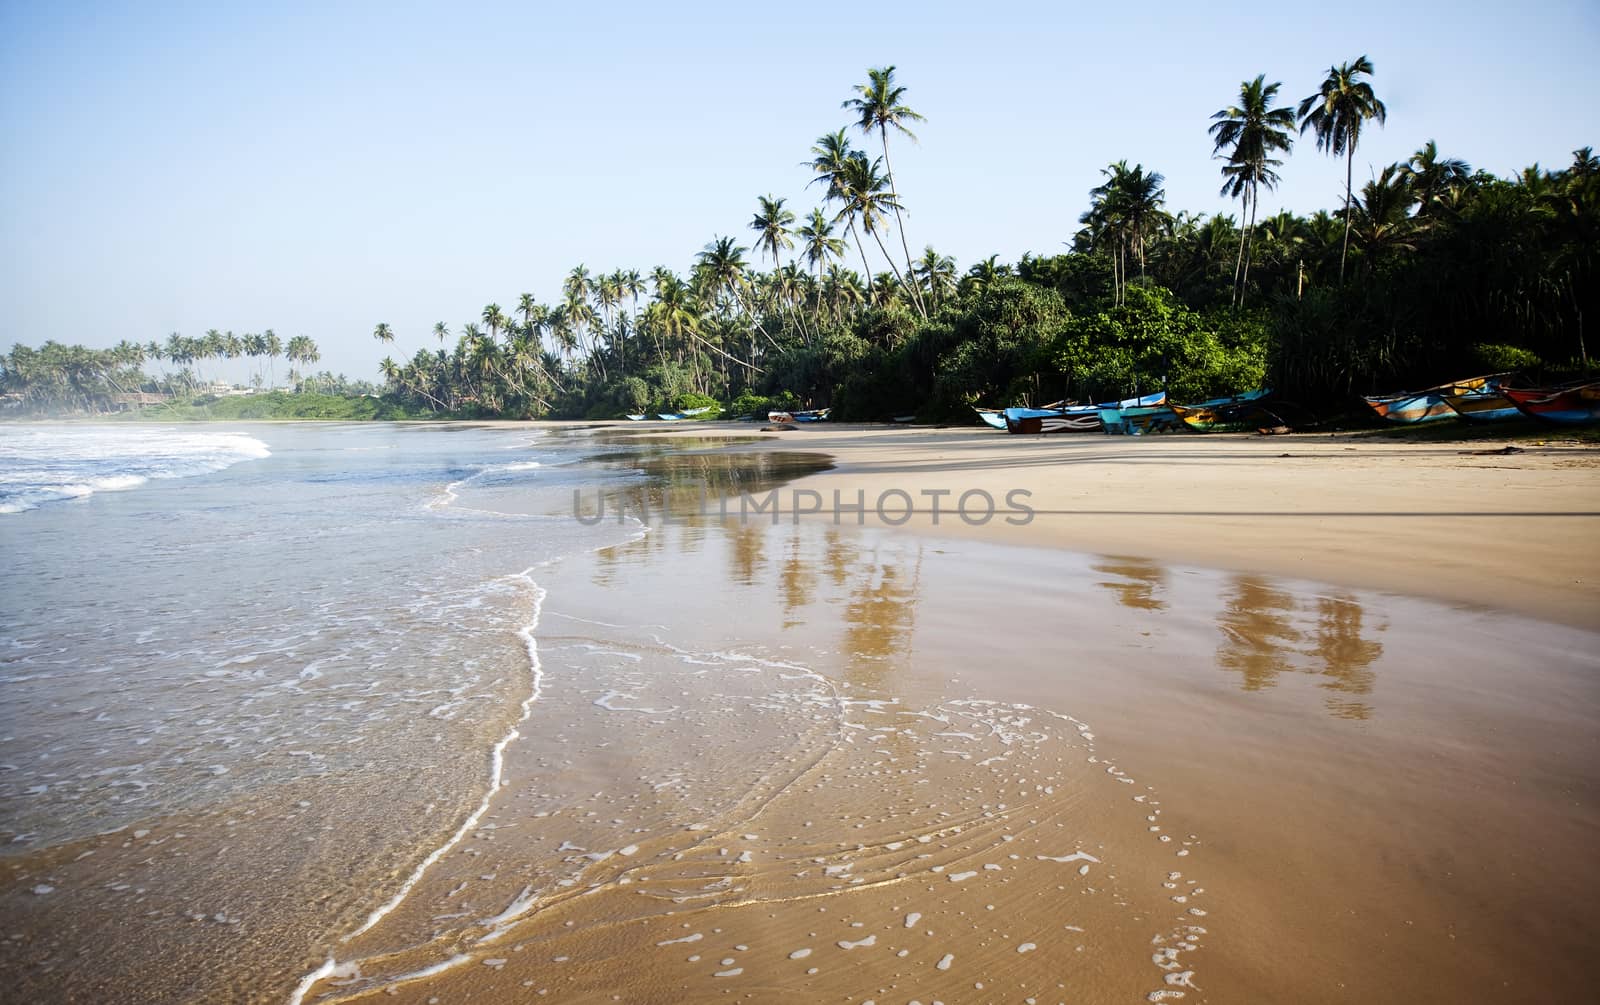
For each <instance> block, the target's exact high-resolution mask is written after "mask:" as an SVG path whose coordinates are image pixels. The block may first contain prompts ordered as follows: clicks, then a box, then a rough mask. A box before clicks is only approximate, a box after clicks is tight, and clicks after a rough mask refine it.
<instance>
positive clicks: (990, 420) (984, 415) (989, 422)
mask: <svg viewBox="0 0 1600 1005" xmlns="http://www.w3.org/2000/svg"><path fill="white" fill-rule="evenodd" d="M973 411H974V412H977V413H978V418H979V419H981V420H983V424H984V425H986V426H992V427H994V428H995V429H1005V428H1006V416H1005V413H1004V412H1002V411H1001V410H1000V409H998V408H974V409H973Z"/></svg>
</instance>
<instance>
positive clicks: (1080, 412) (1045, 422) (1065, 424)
mask: <svg viewBox="0 0 1600 1005" xmlns="http://www.w3.org/2000/svg"><path fill="white" fill-rule="evenodd" d="M1166 403H1167V392H1165V391H1157V392H1156V393H1155V394H1146V395H1144V396H1142V397H1138V398H1125V399H1123V400H1122V401H1110V402H1105V403H1103V404H1099V405H1062V406H1060V407H1058V408H1008V409H1005V411H1004V413H1003V414H1004V415H1005V419H1006V431H1007V432H1010V433H1095V432H1101V431H1103V430H1104V429H1105V424H1104V421H1103V419H1102V415H1103V411H1104V410H1105V409H1122V408H1157V407H1161V406H1164V405H1166Z"/></svg>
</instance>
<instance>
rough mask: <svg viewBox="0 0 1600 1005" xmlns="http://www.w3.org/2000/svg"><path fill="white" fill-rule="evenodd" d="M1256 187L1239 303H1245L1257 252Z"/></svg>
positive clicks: (1253, 195)
mask: <svg viewBox="0 0 1600 1005" xmlns="http://www.w3.org/2000/svg"><path fill="white" fill-rule="evenodd" d="M1257 198H1258V197H1257V195H1256V192H1255V189H1254V187H1252V188H1251V191H1250V225H1249V226H1248V227H1246V228H1245V231H1244V232H1245V234H1246V235H1247V239H1246V241H1245V250H1244V273H1243V274H1242V275H1241V276H1240V277H1239V303H1241V304H1242V303H1244V288H1245V286H1246V284H1248V283H1249V282H1250V258H1251V256H1252V255H1253V254H1254V253H1255V240H1254V238H1253V237H1252V236H1250V235H1253V234H1254V233H1255V229H1256V200H1257Z"/></svg>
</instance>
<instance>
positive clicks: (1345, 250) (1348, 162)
mask: <svg viewBox="0 0 1600 1005" xmlns="http://www.w3.org/2000/svg"><path fill="white" fill-rule="evenodd" d="M1355 159H1356V147H1355V144H1354V143H1352V144H1350V148H1349V150H1347V151H1346V152H1345V157H1344V246H1343V247H1342V248H1340V249H1339V284H1340V285H1341V286H1342V285H1344V259H1345V256H1346V255H1348V254H1349V253H1350V175H1351V172H1352V171H1354V170H1355Z"/></svg>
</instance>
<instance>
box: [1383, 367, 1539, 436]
mask: <svg viewBox="0 0 1600 1005" xmlns="http://www.w3.org/2000/svg"><path fill="white" fill-rule="evenodd" d="M1506 376H1507V375H1506V374H1503V373H1492V374H1489V375H1488V376H1484V377H1469V378H1467V379H1466V380H1457V381H1452V382H1451V383H1449V384H1440V385H1439V386H1437V387H1430V388H1427V389H1426V390H1422V391H1401V392H1398V393H1396V394H1375V395H1363V396H1362V398H1361V400H1362V401H1365V402H1366V403H1367V404H1368V405H1369V406H1371V408H1372V410H1373V411H1374V412H1377V413H1378V416H1379V417H1380V418H1383V419H1387V420H1388V421H1390V422H1400V423H1406V424H1413V423H1419V422H1435V421H1437V420H1439V419H1449V418H1454V417H1455V414H1456V412H1455V410H1454V409H1452V408H1451V407H1450V406H1449V405H1448V404H1447V403H1446V402H1445V400H1444V398H1445V395H1447V394H1455V395H1461V394H1473V393H1475V392H1479V391H1482V390H1483V389H1484V388H1488V387H1498V386H1499V384H1500V381H1501V380H1502V379H1503V378H1505V377H1506Z"/></svg>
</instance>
